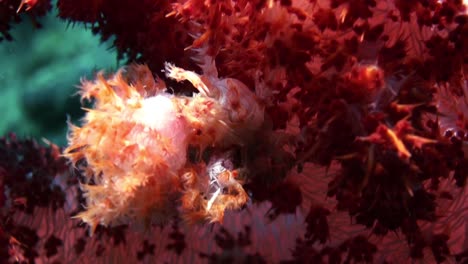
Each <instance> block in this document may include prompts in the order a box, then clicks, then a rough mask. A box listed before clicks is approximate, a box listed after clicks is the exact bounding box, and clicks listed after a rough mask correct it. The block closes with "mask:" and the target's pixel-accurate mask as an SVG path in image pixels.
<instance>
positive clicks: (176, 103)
mask: <svg viewBox="0 0 468 264" xmlns="http://www.w3.org/2000/svg"><path fill="white" fill-rule="evenodd" d="M165 71H166V75H167V76H168V77H170V78H173V79H176V80H177V81H182V80H188V81H190V82H191V83H192V84H193V85H194V86H195V88H197V89H198V90H199V93H198V94H194V95H193V96H192V97H185V96H179V95H173V94H169V93H166V92H165V84H164V83H163V82H162V81H160V80H158V81H154V79H153V77H152V74H151V72H150V71H149V69H148V68H147V67H146V66H135V65H134V66H130V67H129V68H128V71H127V73H126V75H124V74H123V72H122V71H119V72H118V73H117V74H115V75H114V76H113V77H112V78H109V79H107V80H106V79H105V78H104V77H103V75H102V74H99V75H98V78H97V80H96V81H94V82H88V81H84V82H83V84H82V88H81V96H82V99H90V98H93V99H94V108H93V109H87V113H86V116H85V117H84V122H83V126H82V127H76V126H71V127H70V130H71V132H70V135H69V147H68V148H67V149H66V150H65V152H64V153H65V156H66V157H67V158H69V159H70V161H71V162H72V163H73V164H74V165H75V166H78V167H79V168H80V169H82V171H83V174H84V177H85V182H84V183H83V184H82V189H83V191H84V192H85V197H86V199H87V202H86V210H85V211H83V212H81V213H79V214H78V215H77V217H78V218H80V219H81V220H83V221H84V222H86V223H87V224H89V225H90V227H91V232H93V230H94V229H95V227H96V226H97V225H98V224H103V225H109V224H112V223H118V222H122V221H123V222H127V221H128V219H136V220H144V222H145V223H148V221H151V220H165V219H167V218H168V217H170V216H172V215H173V214H174V213H176V212H177V206H178V203H175V202H173V201H174V200H177V197H179V198H180V201H182V202H181V205H182V209H183V212H184V214H185V215H186V216H188V218H189V219H192V220H193V218H195V220H200V219H202V220H209V221H222V218H223V215H224V210H225V209H237V208H240V207H241V206H243V205H244V204H245V203H246V202H247V200H248V196H247V194H246V192H245V191H244V189H243V188H242V185H241V184H240V183H239V182H237V180H236V179H235V177H234V175H235V171H234V170H232V171H231V170H228V169H226V168H224V167H223V168H222V169H220V170H218V169H219V168H221V167H219V168H218V169H215V168H214V167H213V166H214V165H209V166H208V167H207V166H206V165H205V164H203V162H201V161H199V162H198V163H195V164H194V163H191V162H190V161H189V160H188V159H187V155H188V148H189V146H196V147H199V148H200V149H201V150H204V149H205V148H207V147H211V148H215V149H216V148H220V149H226V148H228V147H229V146H233V145H237V146H242V145H244V144H245V143H246V142H247V141H248V140H249V139H250V138H251V137H252V134H253V132H255V131H256V130H258V129H259V128H260V126H261V124H262V123H263V108H262V106H261V105H260V103H258V100H257V97H256V95H255V93H253V92H252V91H250V90H249V89H248V88H247V87H246V86H245V85H243V84H242V83H241V82H239V81H237V80H234V79H219V78H218V77H217V76H213V75H211V76H209V75H208V76H206V75H202V76H200V75H198V74H196V73H194V72H191V71H185V70H183V69H181V68H177V67H175V66H173V65H171V64H166V69H165ZM82 160H84V161H85V162H84V163H83V162H79V161H82ZM215 164H216V163H215ZM230 188H233V189H235V192H234V193H231V192H230V193H227V194H223V193H222V192H223V189H224V190H225V191H229V189H230ZM226 189H227V190H226ZM210 192H212V193H210ZM174 198H176V199H174Z"/></svg>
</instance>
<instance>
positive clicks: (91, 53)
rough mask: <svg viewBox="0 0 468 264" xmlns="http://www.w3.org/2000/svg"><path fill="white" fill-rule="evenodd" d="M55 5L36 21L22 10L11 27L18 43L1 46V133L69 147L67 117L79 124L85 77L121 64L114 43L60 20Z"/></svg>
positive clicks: (6, 43) (76, 25) (110, 69)
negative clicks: (82, 83) (9, 133)
mask: <svg viewBox="0 0 468 264" xmlns="http://www.w3.org/2000/svg"><path fill="white" fill-rule="evenodd" d="M53 6H54V9H53V10H52V11H51V12H50V13H48V14H47V15H46V16H45V17H39V18H36V21H33V20H32V19H31V17H29V16H27V15H26V14H22V15H21V17H22V21H21V22H20V23H19V24H16V25H14V27H13V29H12V30H11V31H10V34H11V35H12V37H13V41H2V42H1V44H0V87H2V88H1V89H0V113H2V118H1V119H0V134H1V135H5V134H6V133H8V132H15V133H16V134H17V135H18V136H19V137H31V138H36V139H40V138H46V139H48V140H50V141H52V142H54V143H55V144H58V145H60V146H65V144H66V135H67V117H70V119H71V121H72V122H74V123H75V122H76V121H77V120H78V119H79V117H80V116H82V115H83V112H82V111H81V109H80V107H81V104H80V99H79V96H77V95H76V92H77V86H79V85H80V79H81V78H87V79H92V78H94V75H95V74H96V72H97V71H100V70H105V71H107V72H112V71H114V70H116V69H118V68H119V62H118V60H117V53H116V52H115V50H113V49H112V48H111V42H110V41H109V42H104V43H102V42H101V41H100V40H99V37H98V36H95V35H93V33H92V32H91V30H89V28H88V29H86V28H85V26H84V25H82V24H75V23H70V22H67V21H64V20H63V19H60V18H58V17H57V10H56V8H55V6H56V4H55V3H54V4H53ZM35 23H40V24H41V28H40V29H38V28H36V27H35ZM120 66H121V65H120Z"/></svg>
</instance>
